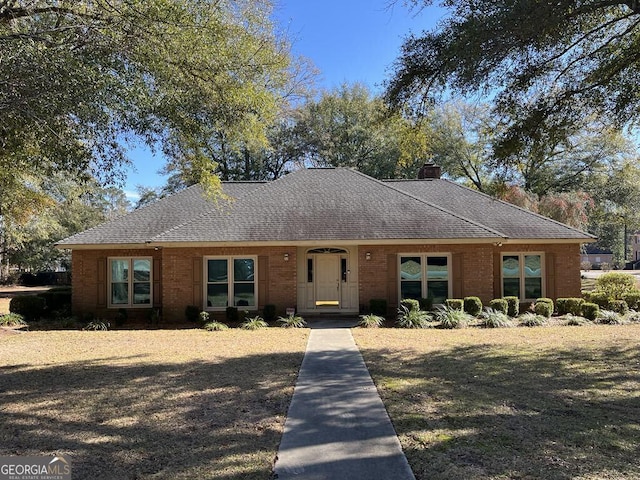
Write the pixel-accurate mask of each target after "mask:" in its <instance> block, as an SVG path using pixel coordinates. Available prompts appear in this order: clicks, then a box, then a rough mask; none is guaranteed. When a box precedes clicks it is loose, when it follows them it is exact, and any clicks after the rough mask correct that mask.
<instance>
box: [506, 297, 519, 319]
mask: <svg viewBox="0 0 640 480" xmlns="http://www.w3.org/2000/svg"><path fill="white" fill-rule="evenodd" d="M504 299H505V300H506V301H507V315H509V316H510V317H517V316H518V314H519V313H520V299H519V298H518V297H504Z"/></svg>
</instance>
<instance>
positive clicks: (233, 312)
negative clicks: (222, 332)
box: [225, 307, 240, 323]
mask: <svg viewBox="0 0 640 480" xmlns="http://www.w3.org/2000/svg"><path fill="white" fill-rule="evenodd" d="M225 315H226V316H227V320H228V321H229V322H231V323H236V322H237V321H238V320H239V319H240V314H239V313H238V308H237V307H227V310H226V311H225Z"/></svg>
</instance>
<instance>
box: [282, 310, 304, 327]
mask: <svg viewBox="0 0 640 480" xmlns="http://www.w3.org/2000/svg"><path fill="white" fill-rule="evenodd" d="M278 323H279V324H280V326H281V327H282V328H304V327H305V326H306V325H307V322H305V321H304V318H302V317H300V316H299V315H294V314H293V313H292V314H290V315H287V316H286V317H280V318H278Z"/></svg>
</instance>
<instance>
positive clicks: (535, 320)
mask: <svg viewBox="0 0 640 480" xmlns="http://www.w3.org/2000/svg"><path fill="white" fill-rule="evenodd" d="M540 305H544V306H545V307H546V308H547V309H548V308H549V304H548V303H541V304H540ZM549 316H551V315H549ZM547 318H549V317H546V316H545V315H542V314H539V313H531V312H526V313H523V314H522V315H520V316H519V317H518V321H519V322H520V325H522V326H523V327H541V326H542V325H544V324H545V323H546V322H547Z"/></svg>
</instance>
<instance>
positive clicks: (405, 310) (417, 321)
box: [397, 305, 432, 328]
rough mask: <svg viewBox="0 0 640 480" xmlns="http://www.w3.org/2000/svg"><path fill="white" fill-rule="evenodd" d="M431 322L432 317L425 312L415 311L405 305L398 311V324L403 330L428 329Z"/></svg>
mask: <svg viewBox="0 0 640 480" xmlns="http://www.w3.org/2000/svg"><path fill="white" fill-rule="evenodd" d="M431 320H432V318H431V315H429V314H428V313H427V312H425V311H423V310H420V309H418V310H413V309H410V308H409V307H406V306H405V305H400V308H399V309H398V321H397V324H398V326H399V327H401V328H427V327H428V326H429V322H430V321H431Z"/></svg>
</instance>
